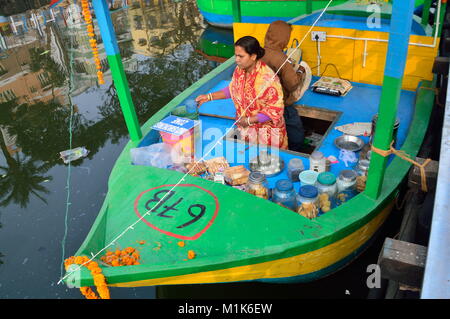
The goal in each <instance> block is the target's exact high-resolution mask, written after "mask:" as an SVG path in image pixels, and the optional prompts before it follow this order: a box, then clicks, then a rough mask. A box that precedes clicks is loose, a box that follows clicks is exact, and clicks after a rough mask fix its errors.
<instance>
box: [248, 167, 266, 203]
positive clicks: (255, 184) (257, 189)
mask: <svg viewBox="0 0 450 319" xmlns="http://www.w3.org/2000/svg"><path fill="white" fill-rule="evenodd" d="M245 191H246V192H247V193H249V194H252V195H255V196H257V197H261V198H264V199H269V189H268V188H267V181H266V176H265V175H264V174H263V173H261V172H256V171H255V172H251V173H250V175H249V176H248V182H247V184H246V185H245Z"/></svg>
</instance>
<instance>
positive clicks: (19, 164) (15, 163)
mask: <svg viewBox="0 0 450 319" xmlns="http://www.w3.org/2000/svg"><path fill="white" fill-rule="evenodd" d="M0 147H1V150H2V152H3V155H4V156H5V159H6V163H7V166H0V174H1V178H0V206H8V205H9V204H10V203H11V202H14V203H16V204H18V205H20V207H22V208H24V207H26V206H27V204H28V202H29V196H30V194H34V195H35V196H36V197H38V198H39V199H40V200H42V201H43V202H44V203H47V201H46V200H45V198H43V197H42V196H41V195H40V194H39V193H44V194H48V193H49V191H48V190H47V189H46V188H45V187H44V186H42V185H41V183H42V182H44V181H46V180H51V179H52V177H51V176H42V174H45V172H47V170H48V168H47V166H46V165H44V164H36V162H37V161H35V160H33V159H31V158H25V157H21V156H20V155H19V154H20V153H16V156H15V158H14V157H12V156H11V155H10V154H9V153H8V150H7V148H6V144H5V142H4V140H3V138H0Z"/></svg>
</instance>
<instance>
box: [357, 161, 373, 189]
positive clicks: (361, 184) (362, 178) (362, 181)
mask: <svg viewBox="0 0 450 319" xmlns="http://www.w3.org/2000/svg"><path fill="white" fill-rule="evenodd" d="M369 164H370V161H369V160H366V159H362V160H360V161H359V163H358V166H357V167H356V173H357V174H358V176H357V177H356V190H357V191H358V192H360V193H362V192H363V191H364V189H366V182H367V173H368V171H369Z"/></svg>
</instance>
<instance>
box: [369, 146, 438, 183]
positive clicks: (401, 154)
mask: <svg viewBox="0 0 450 319" xmlns="http://www.w3.org/2000/svg"><path fill="white" fill-rule="evenodd" d="M393 144H394V142H393V141H392V143H391V145H390V147H389V150H382V149H379V148H376V147H375V146H373V145H372V151H374V152H375V153H377V154H379V155H381V156H383V157H387V156H389V155H391V154H394V155H396V156H398V157H400V158H401V159H403V160H405V161H407V162H409V163H411V164H413V165H415V166H417V167H419V169H420V181H421V186H422V191H424V192H427V191H428V188H427V176H426V173H425V166H427V165H428V164H429V163H430V162H431V159H430V158H427V159H426V160H425V162H423V164H420V163H418V162H416V161H414V160H412V159H411V157H410V156H409V155H408V154H406V153H405V152H404V151H400V150H396V149H395V148H394V147H393V146H392V145H393Z"/></svg>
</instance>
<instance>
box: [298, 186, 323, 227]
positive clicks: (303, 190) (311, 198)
mask: <svg viewBox="0 0 450 319" xmlns="http://www.w3.org/2000/svg"><path fill="white" fill-rule="evenodd" d="M318 194H319V192H318V191H317V188H316V187H315V186H312V185H305V186H301V187H300V189H299V191H298V194H297V206H298V209H297V213H299V214H300V215H302V216H304V217H306V218H310V219H311V218H315V217H317V215H318V214H319V209H318V206H317V204H318V203H317V196H318Z"/></svg>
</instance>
